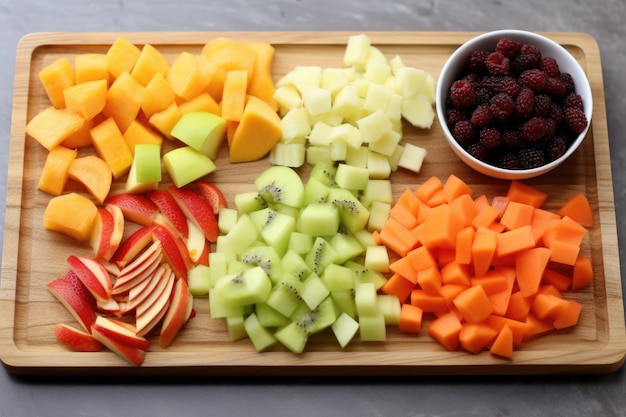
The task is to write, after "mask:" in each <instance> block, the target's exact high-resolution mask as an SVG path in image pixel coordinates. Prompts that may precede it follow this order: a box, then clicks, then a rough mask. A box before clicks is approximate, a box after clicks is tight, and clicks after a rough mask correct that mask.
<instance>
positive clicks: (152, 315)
mask: <svg viewBox="0 0 626 417" xmlns="http://www.w3.org/2000/svg"><path fill="white" fill-rule="evenodd" d="M163 268H165V271H166V272H165V275H164V276H163V278H162V279H161V280H160V281H159V285H158V286H157V288H155V289H154V291H153V292H152V293H151V294H150V297H148V299H146V300H145V302H143V303H141V304H140V305H139V306H137V308H136V309H135V311H136V316H137V318H136V326H137V334H138V335H139V336H145V335H146V334H148V333H149V332H150V330H152V329H153V328H154V326H156V324H157V323H158V322H159V321H160V320H161V319H162V318H163V316H164V315H165V313H166V311H167V307H168V305H169V303H170V299H171V296H172V290H173V288H174V280H175V279H176V276H175V274H174V271H172V270H171V268H169V266H166V264H164V265H163Z"/></svg>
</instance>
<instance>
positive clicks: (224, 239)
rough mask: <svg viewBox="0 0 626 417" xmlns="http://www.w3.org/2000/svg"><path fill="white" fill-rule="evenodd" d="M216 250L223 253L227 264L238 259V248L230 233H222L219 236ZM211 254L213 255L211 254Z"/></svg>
mask: <svg viewBox="0 0 626 417" xmlns="http://www.w3.org/2000/svg"><path fill="white" fill-rule="evenodd" d="M215 252H217V253H221V254H223V255H224V257H225V260H226V263H227V264H228V263H230V262H233V261H236V260H237V250H236V249H235V247H234V246H233V243H232V241H231V239H229V238H228V235H220V236H218V237H217V242H215ZM211 253H213V252H211ZM209 256H211V255H210V254H209ZM209 259H210V258H209ZM224 271H226V269H224Z"/></svg>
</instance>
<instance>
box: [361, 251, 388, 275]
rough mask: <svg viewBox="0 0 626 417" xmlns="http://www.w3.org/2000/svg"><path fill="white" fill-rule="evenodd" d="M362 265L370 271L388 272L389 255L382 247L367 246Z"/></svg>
mask: <svg viewBox="0 0 626 417" xmlns="http://www.w3.org/2000/svg"><path fill="white" fill-rule="evenodd" d="M363 265H365V267H366V268H367V269H369V270H371V271H377V272H389V253H388V252H387V247H386V246H383V245H376V246H368V247H367V248H365V260H364V261H363Z"/></svg>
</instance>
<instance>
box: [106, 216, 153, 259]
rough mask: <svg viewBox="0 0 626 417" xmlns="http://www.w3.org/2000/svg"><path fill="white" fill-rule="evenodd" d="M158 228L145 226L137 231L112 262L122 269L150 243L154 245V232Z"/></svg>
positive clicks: (123, 244)
mask: <svg viewBox="0 0 626 417" xmlns="http://www.w3.org/2000/svg"><path fill="white" fill-rule="evenodd" d="M155 227H156V226H144V227H141V228H139V229H137V230H136V231H135V232H133V234H131V235H130V236H129V237H128V238H126V240H124V241H123V242H122V243H121V244H120V246H119V248H118V249H117V251H115V254H114V255H113V256H112V257H111V260H110V261H111V262H112V263H114V264H116V265H117V266H118V267H120V268H124V267H125V266H126V264H128V263H129V262H131V261H132V260H133V259H135V257H136V256H137V255H139V254H140V253H141V251H143V250H144V249H145V248H146V247H147V246H148V245H149V244H150V243H152V231H153V230H154V228H155Z"/></svg>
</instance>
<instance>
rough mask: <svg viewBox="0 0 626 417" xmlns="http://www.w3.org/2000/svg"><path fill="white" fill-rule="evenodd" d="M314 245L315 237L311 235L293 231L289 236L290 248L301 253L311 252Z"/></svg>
mask: <svg viewBox="0 0 626 417" xmlns="http://www.w3.org/2000/svg"><path fill="white" fill-rule="evenodd" d="M312 247H313V238H312V237H311V235H307V234H305V233H300V232H293V233H291V235H290V236H289V249H290V250H292V251H294V252H296V253H298V254H300V255H301V254H304V253H307V252H309V251H310V250H311V248H312Z"/></svg>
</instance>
